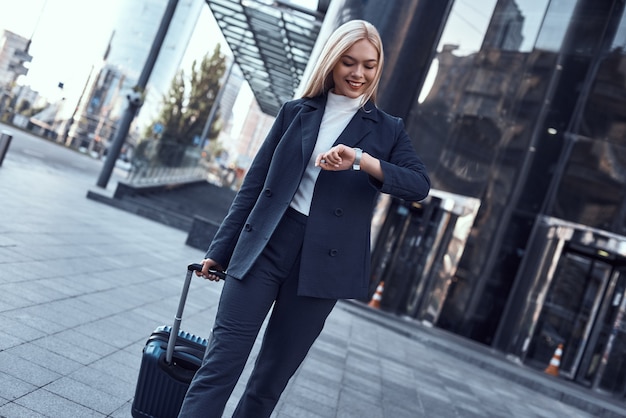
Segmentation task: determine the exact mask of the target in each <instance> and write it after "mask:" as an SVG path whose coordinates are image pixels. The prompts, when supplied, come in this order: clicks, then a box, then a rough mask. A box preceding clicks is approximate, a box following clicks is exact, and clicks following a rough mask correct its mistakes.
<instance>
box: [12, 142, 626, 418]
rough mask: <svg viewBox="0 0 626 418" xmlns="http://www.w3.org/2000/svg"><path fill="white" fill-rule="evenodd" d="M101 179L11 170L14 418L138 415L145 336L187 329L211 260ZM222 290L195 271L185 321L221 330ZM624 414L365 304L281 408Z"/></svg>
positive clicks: (387, 416) (346, 308)
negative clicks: (205, 262)
mask: <svg viewBox="0 0 626 418" xmlns="http://www.w3.org/2000/svg"><path fill="white" fill-rule="evenodd" d="M20 135H21V134H20ZM16 136H19V135H16ZM14 140H15V138H14ZM42 141H43V140H42ZM67 152H73V151H70V150H67ZM77 158H89V157H86V156H77ZM96 180H97V179H96V178H93V177H91V176H87V175H81V174H80V173H78V172H76V171H68V170H65V169H64V167H51V166H50V165H48V164H46V163H45V161H43V160H38V159H35V158H32V159H29V158H27V157H23V156H17V155H14V154H12V152H11V150H9V152H8V153H7V156H6V158H5V160H4V162H3V164H2V165H1V166H0V219H1V221H0V321H1V324H2V325H1V326H0V417H7V418H18V417H33V418H35V417H53V418H65V417H67V418H76V417H80V418H82V417H130V416H131V404H132V400H133V396H134V393H135V384H136V379H137V374H138V371H139V366H140V361H141V352H142V348H143V346H144V344H145V342H146V339H147V338H148V336H149V335H150V333H151V332H152V330H154V329H155V328H156V327H158V326H159V325H165V324H171V323H172V322H173V319H174V315H175V313H176V308H177V305H178V299H179V296H180V290H181V288H182V283H183V280H184V276H185V273H186V267H187V265H188V264H189V263H190V262H197V261H199V260H200V259H201V258H202V255H203V252H202V251H200V250H198V249H194V248H192V247H189V246H187V245H185V240H186V235H187V234H186V233H185V232H183V231H180V230H178V229H174V228H172V227H169V226H165V225H163V224H160V223H157V222H154V221H151V220H148V219H145V218H142V217H140V216H137V215H135V214H131V213H128V212H125V211H122V210H120V209H116V208H114V207H111V206H109V205H106V204H102V203H99V202H97V201H94V200H92V199H87V198H86V195H87V192H88V191H90V190H91V191H97V192H98V193H110V194H111V195H112V193H113V191H114V189H115V185H116V181H118V180H119V178H118V177H116V176H115V174H114V176H113V178H112V181H111V182H109V186H108V187H107V188H106V189H102V188H98V187H97V186H95V184H96ZM220 290H221V284H220V283H213V282H207V281H202V280H200V279H198V280H193V282H192V285H191V290H190V293H189V297H188V300H187V305H186V308H185V313H184V316H183V321H182V329H184V330H185V331H188V332H190V333H193V334H196V335H199V336H206V335H208V332H209V329H210V327H211V324H212V320H213V315H214V313H215V309H216V304H217V300H218V297H219V293H220ZM258 343H259V341H258V340H257V344H256V345H255V348H254V350H253V354H252V356H251V359H250V362H252V361H253V360H254V357H255V356H256V352H257V350H258ZM250 367H251V364H250V363H249V365H248V366H247V367H246V369H245V370H244V374H243V376H242V377H243V379H242V380H241V381H240V382H239V383H238V384H237V387H236V388H235V391H234V393H233V396H232V397H231V399H230V400H229V403H228V405H227V411H226V415H225V416H230V413H232V411H233V410H234V407H235V404H236V401H237V396H238V395H240V394H241V393H242V391H243V385H244V383H245V377H246V376H248V374H249V372H250ZM624 416H626V404H625V403H624V402H618V401H616V400H614V399H612V398H610V397H606V396H602V395H600V394H597V393H593V392H591V391H589V390H588V389H586V388H583V387H580V386H578V385H574V384H572V383H571V382H568V381H566V380H564V379H559V378H555V377H553V376H549V375H547V374H545V373H542V372H540V371H536V370H532V369H529V368H527V367H525V366H523V365H521V364H518V363H516V362H515V361H513V360H511V359H508V358H507V357H506V356H503V355H502V354H501V353H498V352H495V351H493V350H491V349H489V348H488V347H485V346H482V345H480V344H477V343H474V342H472V341H468V340H466V339H463V338H460V337H458V336H456V335H453V334H450V333H447V332H445V331H443V330H439V329H436V328H428V327H425V326H423V325H421V324H418V323H416V322H414V321H411V320H406V319H403V318H399V317H397V316H395V315H392V314H388V313H385V312H382V311H379V310H375V309H372V308H369V307H367V306H366V305H364V304H362V303H359V302H354V301H342V302H340V303H339V304H338V305H337V307H336V308H335V310H334V311H333V312H332V313H331V315H330V317H329V319H328V321H327V325H326V327H325V329H324V331H323V332H322V335H321V336H320V337H319V339H318V340H317V341H316V343H315V344H314V345H313V347H312V349H311V351H310V353H309V356H308V357H307V359H306V360H305V362H304V363H303V364H302V366H301V368H300V369H299V370H298V372H297V373H296V375H295V376H294V378H293V379H292V380H291V382H290V383H289V385H288V387H287V389H286V390H285V392H284V394H283V397H282V398H281V400H280V402H279V404H278V406H277V408H276V411H275V412H274V414H273V417H274V418H296V417H302V418H326V417H328V418H330V417H336V418H351V417H359V418H379V417H381V418H383V417H384V418H403V417H407V418H408V417H411V418H414V417H442V418H447V417H461V418H465V417H470V418H471V417H544V418H552V417H554V418H557V417H558V418H562V417H580V418H582V417H624Z"/></svg>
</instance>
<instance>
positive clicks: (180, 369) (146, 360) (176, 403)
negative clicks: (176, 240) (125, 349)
mask: <svg viewBox="0 0 626 418" xmlns="http://www.w3.org/2000/svg"><path fill="white" fill-rule="evenodd" d="M201 269H202V266H201V265H200V264H190V265H189V266H188V267H187V277H186V278H185V284H184V285H183V291H182V294H181V296H180V301H179V303H178V312H177V313H176V317H175V318H174V325H173V326H172V327H170V326H166V325H164V326H160V327H158V328H157V329H155V330H154V332H152V334H151V335H150V337H149V338H148V341H147V342H146V345H145V347H144V348H143V356H142V359H141V367H140V369H139V376H138V378H137V386H136V388H135V398H134V399H133V405H132V416H133V417H134V418H147V417H150V418H170V417H171V418H176V417H177V416H178V412H179V411H180V407H181V405H182V403H183V399H184V397H185V394H186V393H187V388H188V387H189V383H191V379H192V378H193V376H194V374H195V373H196V371H197V370H198V368H200V364H201V363H202V358H203V356H204V351H205V349H206V346H207V344H208V340H206V339H204V338H200V337H197V336H195V335H193V334H190V333H187V332H184V331H180V323H181V321H182V316H183V310H184V308H185V302H186V300H187V293H188V292H189V285H190V284H191V278H192V274H193V272H194V271H197V270H201ZM218 273H219V272H218ZM222 277H224V276H222Z"/></svg>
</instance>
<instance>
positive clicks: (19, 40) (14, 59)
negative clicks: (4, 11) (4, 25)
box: [0, 30, 33, 120]
mask: <svg viewBox="0 0 626 418" xmlns="http://www.w3.org/2000/svg"><path fill="white" fill-rule="evenodd" d="M29 43H30V41H29V40H28V39H27V38H24V37H23V36H20V35H18V34H15V33H13V32H11V31H8V30H3V31H2V35H1V36H0V120H5V119H6V118H7V117H8V118H11V117H12V115H13V114H14V113H15V109H14V108H15V106H16V105H17V100H16V97H15V95H14V94H13V92H12V89H13V87H14V84H15V81H16V80H17V78H18V77H19V76H20V75H26V73H28V68H27V67H26V66H24V63H26V62H30V61H31V60H32V59H33V57H31V56H30V55H29V54H28V46H29ZM7 112H8V115H5V114H6V113H7Z"/></svg>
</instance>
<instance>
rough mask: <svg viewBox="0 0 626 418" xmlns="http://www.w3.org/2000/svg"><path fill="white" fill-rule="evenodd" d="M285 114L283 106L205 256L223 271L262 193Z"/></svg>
mask: <svg viewBox="0 0 626 418" xmlns="http://www.w3.org/2000/svg"><path fill="white" fill-rule="evenodd" d="M285 113H286V105H283V106H282V107H281V109H280V111H279V112H278V115H277V116H276V119H275V120H274V124H273V125H272V128H271V129H270V131H269V133H268V134H267V136H266V138H265V140H264V141H263V144H262V145H261V147H260V148H259V151H258V152H257V154H256V156H255V157H254V160H253V161H252V164H251V166H250V168H249V170H248V173H247V174H246V177H245V178H244V181H243V183H242V185H241V188H240V189H239V191H238V192H237V194H236V195H235V198H234V199H233V203H232V204H231V206H230V209H229V210H228V214H227V215H226V217H225V218H224V220H223V221H222V224H221V225H220V227H219V229H218V230H217V233H216V234H215V237H214V238H213V240H212V242H211V245H210V246H209V249H208V250H207V252H206V255H205V258H211V259H213V260H215V261H217V262H218V263H219V264H220V265H221V266H222V267H223V268H226V267H228V264H229V263H230V258H231V256H232V253H233V251H234V249H235V245H236V244H237V240H238V239H239V235H240V234H241V231H242V229H243V227H244V225H245V222H246V220H247V219H248V215H249V214H250V212H251V211H252V208H254V205H255V203H256V201H257V198H258V196H259V194H260V193H261V190H262V189H263V185H264V183H265V179H266V177H267V173H268V170H269V166H270V163H271V161H272V155H273V154H274V150H275V149H276V146H277V144H278V142H279V141H280V139H281V137H282V135H283V132H284V122H285V119H286V117H285Z"/></svg>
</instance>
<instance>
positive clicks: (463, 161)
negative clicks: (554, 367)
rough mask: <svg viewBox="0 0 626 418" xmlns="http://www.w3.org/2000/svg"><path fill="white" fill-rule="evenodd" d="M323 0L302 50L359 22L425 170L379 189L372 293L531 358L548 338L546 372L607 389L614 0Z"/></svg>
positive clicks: (614, 149) (616, 231)
mask: <svg viewBox="0 0 626 418" xmlns="http://www.w3.org/2000/svg"><path fill="white" fill-rule="evenodd" d="M232 2H234V3H236V2H237V1H236V0H232ZM324 3H325V17H324V21H323V24H322V26H321V28H320V32H319V33H320V35H319V38H318V41H317V43H316V46H315V49H314V51H313V54H312V56H311V59H310V61H309V66H310V65H311V61H313V60H315V59H316V56H315V51H318V50H319V48H318V46H319V45H321V44H323V42H324V41H325V39H326V37H327V36H328V34H329V33H330V32H331V31H332V30H333V29H334V28H336V27H337V26H339V25H340V24H341V23H343V22H345V21H347V20H350V19H354V18H361V19H366V20H368V21H370V22H372V23H373V24H374V25H375V26H376V27H377V28H378V29H379V31H380V33H381V36H382V38H383V41H384V45H385V55H386V56H385V61H386V68H385V70H384V73H383V77H382V79H381V84H380V90H379V98H378V105H379V107H381V108H382V109H383V110H385V111H387V112H389V113H391V114H393V115H396V116H400V117H402V118H403V119H404V120H405V124H406V127H407V130H408V132H409V134H410V135H411V137H412V138H413V141H414V145H415V148H416V149H417V151H418V153H419V154H420V155H421V156H422V158H423V159H424V161H425V163H426V165H427V167H428V169H429V172H430V175H431V179H432V184H433V190H432V193H431V195H430V196H429V197H428V198H427V199H425V200H424V201H422V202H405V201H400V200H396V199H392V198H389V197H386V196H383V198H382V199H381V204H380V205H379V211H378V212H379V213H377V214H376V216H375V224H374V225H373V227H374V228H375V233H374V234H373V235H374V237H375V240H374V242H373V247H372V248H373V252H372V257H373V260H372V267H373V271H372V277H371V286H370V290H371V294H373V293H374V291H375V289H376V287H377V286H378V285H379V283H380V282H381V281H382V282H384V292H383V295H382V300H381V308H382V309H384V310H386V311H388V312H392V313H395V314H397V315H399V316H402V317H406V318H410V319H412V320H414V321H418V322H421V323H424V324H428V325H431V326H436V327H439V328H442V329H445V330H448V331H451V332H453V333H456V334H459V335H461V336H464V337H467V338H470V339H473V340H475V341H478V342H481V343H483V344H485V345H488V346H491V347H493V348H494V349H497V350H500V351H502V352H504V353H506V354H507V355H509V356H510V357H515V358H517V359H518V360H519V361H521V362H523V363H524V364H525V365H527V366H528V367H531V368H537V369H538V370H543V369H545V368H546V367H547V366H548V364H549V363H550V359H551V357H552V356H553V354H554V353H555V351H556V349H557V347H558V346H559V345H562V347H563V355H562V360H561V373H560V378H562V379H568V380H571V381H573V382H576V383H578V384H581V385H583V386H586V387H588V388H589V389H590V390H593V391H597V392H601V393H606V394H607V395H609V396H612V397H616V398H618V399H620V400H624V399H625V397H626V10H625V4H624V1H623V0H484V1H481V2H479V3H480V4H478V2H473V1H471V0H402V1H400V0H398V1H393V2H381V1H366V0H332V1H331V2H329V3H328V2H324ZM326 6H327V9H326ZM364 302H367V301H364Z"/></svg>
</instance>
